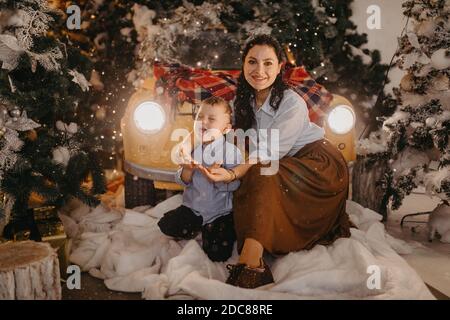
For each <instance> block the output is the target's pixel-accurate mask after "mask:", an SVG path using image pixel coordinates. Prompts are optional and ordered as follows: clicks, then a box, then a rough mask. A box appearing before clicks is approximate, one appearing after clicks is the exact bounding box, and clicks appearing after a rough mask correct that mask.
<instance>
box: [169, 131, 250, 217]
mask: <svg viewBox="0 0 450 320" xmlns="http://www.w3.org/2000/svg"><path fill="white" fill-rule="evenodd" d="M192 157H193V158H194V160H195V161H197V162H199V163H201V164H202V165H203V166H205V167H209V166H211V165H212V164H213V163H214V162H222V166H223V167H224V168H226V169H230V168H233V167H235V166H237V165H238V164H240V163H242V162H243V158H242V154H241V152H240V151H239V149H238V148H237V147H236V146H235V145H233V144H232V143H230V142H228V141H226V139H225V138H224V136H221V138H219V139H217V140H215V141H213V142H211V143H210V144H206V145H199V146H198V147H196V148H195V149H194V150H193V152H192ZM182 170H183V168H182V167H180V169H178V171H177V172H176V174H175V181H176V182H177V183H178V184H180V185H182V186H184V187H185V189H184V192H183V205H184V206H186V207H188V208H190V209H191V210H192V211H193V212H194V213H195V214H197V215H200V216H202V218H203V224H206V223H210V222H212V221H213V220H215V219H216V218H218V217H220V216H224V215H226V214H228V213H230V212H231V211H232V209H233V191H235V190H236V189H237V188H238V187H239V185H240V181H239V180H234V181H232V182H231V183H224V182H215V183H214V182H210V181H209V180H208V179H207V178H206V177H205V176H204V175H203V174H202V173H201V172H200V171H198V170H194V172H193V174H192V181H191V182H190V183H185V182H184V181H183V180H182V179H181V172H182Z"/></svg>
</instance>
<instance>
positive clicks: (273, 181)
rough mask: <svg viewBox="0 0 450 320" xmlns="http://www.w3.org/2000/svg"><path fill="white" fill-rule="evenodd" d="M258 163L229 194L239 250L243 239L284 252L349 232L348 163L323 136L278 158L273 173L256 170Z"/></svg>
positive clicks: (345, 234)
mask: <svg viewBox="0 0 450 320" xmlns="http://www.w3.org/2000/svg"><path fill="white" fill-rule="evenodd" d="M261 167H262V165H260V164H258V165H254V166H252V167H251V168H250V169H249V171H248V172H247V173H246V175H245V176H244V177H243V179H242V184H241V186H240V188H239V189H238V190H237V191H236V192H235V193H234V200H233V205H234V223H235V228H236V235H237V241H238V250H239V252H240V251H241V249H242V245H243V243H244V240H245V239H246V238H253V239H255V240H257V241H259V242H260V243H261V244H262V245H263V247H264V249H265V250H267V251H268V252H270V253H272V254H285V253H288V252H292V251H298V250H302V249H311V248H312V247H313V246H314V245H316V244H330V243H332V242H333V241H334V240H335V239H337V238H339V237H349V236H350V221H349V218H348V215H347V213H346V211H345V205H346V200H347V197H348V186H349V175H348V168H347V164H346V162H345V159H344V158H343V156H342V154H341V153H340V152H339V150H338V149H337V148H336V147H335V146H334V145H332V144H331V143H330V142H329V141H328V140H325V139H324V140H319V141H315V142H313V143H310V144H308V145H306V146H304V147H303V148H302V149H300V150H299V151H298V152H297V154H295V155H294V156H293V157H285V158H283V159H281V160H280V165H279V170H278V173H277V174H274V175H270V176H267V175H261V171H260V169H261Z"/></svg>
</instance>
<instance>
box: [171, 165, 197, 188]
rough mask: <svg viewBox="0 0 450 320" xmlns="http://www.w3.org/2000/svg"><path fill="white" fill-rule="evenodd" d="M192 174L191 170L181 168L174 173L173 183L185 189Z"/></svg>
mask: <svg viewBox="0 0 450 320" xmlns="http://www.w3.org/2000/svg"><path fill="white" fill-rule="evenodd" d="M193 173H194V170H193V169H189V168H187V167H184V166H181V167H180V168H179V169H178V170H177V172H176V173H175V182H176V183H178V184H180V185H182V186H183V187H187V186H189V185H190V183H191V182H192V175H193Z"/></svg>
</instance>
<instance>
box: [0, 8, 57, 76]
mask: <svg viewBox="0 0 450 320" xmlns="http://www.w3.org/2000/svg"><path fill="white" fill-rule="evenodd" d="M33 4H34V5H36V6H37V9H33V8H32V7H31V5H33ZM50 12H57V11H55V10H54V9H51V8H50V7H48V5H47V1H45V0H24V1H21V2H20V3H19V4H18V9H17V10H16V11H15V14H14V15H12V16H11V17H9V20H8V24H7V25H8V26H9V27H14V33H13V34H9V33H3V34H0V61H2V62H3V64H2V68H3V69H6V70H8V71H11V70H14V69H15V68H16V67H17V64H18V61H19V57H20V56H21V55H22V54H23V53H26V54H27V55H28V56H29V58H30V60H31V66H32V70H33V72H34V71H36V66H37V64H38V63H39V64H40V65H42V66H43V67H44V68H45V69H46V70H47V71H58V70H59V69H60V64H59V63H58V60H59V59H61V58H63V53H62V52H61V49H60V48H59V47H53V48H51V49H50V50H48V51H47V52H44V53H35V52H33V51H31V48H32V47H33V44H34V42H33V39H34V38H35V37H39V36H44V35H46V34H47V32H48V29H49V23H50V22H52V21H53V20H54V19H53V18H52V17H51V16H50V15H49V14H48V13H50Z"/></svg>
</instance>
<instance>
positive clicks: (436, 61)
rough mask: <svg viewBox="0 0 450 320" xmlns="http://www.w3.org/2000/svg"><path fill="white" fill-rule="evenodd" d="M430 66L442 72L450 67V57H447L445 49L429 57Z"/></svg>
mask: <svg viewBox="0 0 450 320" xmlns="http://www.w3.org/2000/svg"><path fill="white" fill-rule="evenodd" d="M431 64H432V65H433V67H434V68H435V69H437V70H443V69H447V68H449V67H450V55H447V50H446V49H439V50H436V51H435V52H434V53H433V54H432V55H431Z"/></svg>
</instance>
